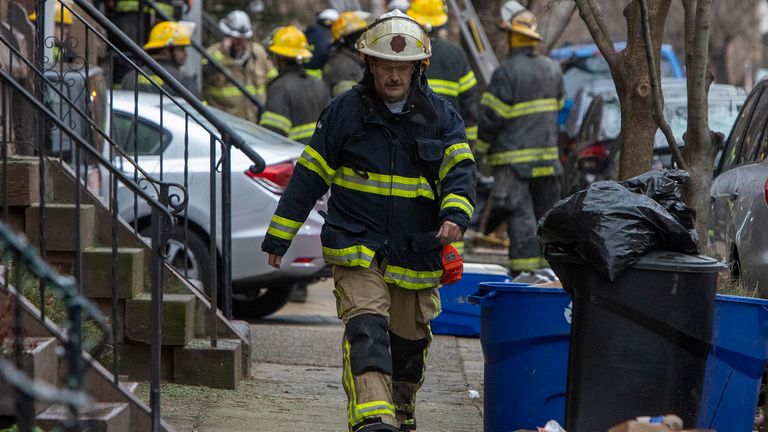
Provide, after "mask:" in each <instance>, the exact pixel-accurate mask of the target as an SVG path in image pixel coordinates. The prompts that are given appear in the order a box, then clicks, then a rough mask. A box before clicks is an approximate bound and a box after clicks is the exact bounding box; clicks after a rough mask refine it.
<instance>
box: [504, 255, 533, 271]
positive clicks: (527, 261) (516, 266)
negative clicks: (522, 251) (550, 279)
mask: <svg viewBox="0 0 768 432" xmlns="http://www.w3.org/2000/svg"><path fill="white" fill-rule="evenodd" d="M540 265H541V258H539V257H536V258H512V259H511V260H509V267H510V268H511V269H512V271H526V270H538V269H539V268H540V267H539V266H540Z"/></svg>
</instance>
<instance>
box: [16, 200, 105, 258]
mask: <svg viewBox="0 0 768 432" xmlns="http://www.w3.org/2000/svg"><path fill="white" fill-rule="evenodd" d="M76 215H77V207H76V206H75V204H55V203H46V205H45V225H44V228H45V248H46V250H49V251H64V252H69V251H74V250H75V229H74V227H75V222H76ZM39 221H40V205H39V204H33V205H32V206H30V207H27V211H26V230H25V231H26V234H27V237H29V241H30V242H31V243H32V244H34V245H39V244H40V239H39V237H40V235H39V232H38V230H39V228H38V225H39ZM95 223H96V208H95V207H94V206H93V205H90V204H83V205H81V206H80V246H81V248H82V249H88V248H90V247H92V246H93V244H94V241H95V239H96V235H95V233H96V230H95V229H94V226H95Z"/></svg>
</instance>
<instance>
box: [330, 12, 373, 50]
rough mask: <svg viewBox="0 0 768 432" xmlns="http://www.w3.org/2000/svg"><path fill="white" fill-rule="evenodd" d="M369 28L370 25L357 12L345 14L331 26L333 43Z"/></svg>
mask: <svg viewBox="0 0 768 432" xmlns="http://www.w3.org/2000/svg"><path fill="white" fill-rule="evenodd" d="M366 27H368V23H367V22H366V21H365V20H364V19H363V18H361V17H360V15H358V14H357V12H355V11H348V12H343V13H342V14H341V15H339V17H338V18H337V19H336V21H334V22H333V25H332V26H331V35H332V36H333V41H334V42H336V41H337V40H339V39H341V38H343V37H344V36H347V35H350V34H352V33H354V32H357V31H360V30H363V29H365V28H366Z"/></svg>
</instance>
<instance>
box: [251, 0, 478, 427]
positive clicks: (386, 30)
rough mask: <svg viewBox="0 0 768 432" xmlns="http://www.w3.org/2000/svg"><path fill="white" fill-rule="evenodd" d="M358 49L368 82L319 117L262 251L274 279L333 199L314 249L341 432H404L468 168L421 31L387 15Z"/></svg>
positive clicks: (470, 174) (464, 206) (462, 218)
mask: <svg viewBox="0 0 768 432" xmlns="http://www.w3.org/2000/svg"><path fill="white" fill-rule="evenodd" d="M357 48H358V50H359V51H360V53H362V55H363V57H364V64H365V71H364V76H363V78H362V80H361V81H360V82H359V83H358V84H356V85H355V86H354V87H353V88H352V89H351V90H350V91H347V92H344V93H342V94H341V95H339V96H337V97H336V98H334V99H333V100H332V101H331V103H330V104H328V106H327V107H326V108H325V110H324V111H323V113H322V114H321V116H320V119H319V120H318V123H317V128H316V130H315V133H314V135H313V137H312V139H311V141H310V142H309V144H308V145H307V147H306V148H305V150H304V153H303V154H302V155H301V157H300V158H299V161H298V163H297V165H296V169H295V171H294V173H293V176H292V178H291V183H290V184H289V185H288V188H287V189H286V190H285V192H284V193H283V196H282V197H281V199H280V203H279V204H278V206H277V210H276V211H275V215H274V216H273V218H272V222H271V223H270V226H269V228H268V230H267V234H266V237H265V240H264V243H263V244H262V250H263V251H265V252H267V253H268V254H269V256H268V260H269V263H270V265H272V266H274V267H279V266H280V264H281V262H282V256H283V255H284V254H285V252H286V251H287V249H288V247H289V246H290V244H291V240H292V239H293V237H294V236H295V235H296V233H297V232H298V231H299V229H300V228H301V226H302V224H303V222H304V220H305V219H306V217H307V215H308V214H309V212H310V211H311V210H312V208H313V207H314V204H315V201H316V200H317V199H318V198H320V197H322V196H323V195H325V193H326V192H327V191H328V189H329V188H330V190H331V194H330V199H329V201H328V211H327V214H325V225H324V226H323V230H322V233H321V235H320V237H321V240H322V244H323V255H324V257H325V260H326V262H327V263H329V264H332V265H333V266H334V270H333V277H334V283H335V290H334V293H335V295H336V299H337V311H338V316H339V318H340V319H341V320H342V321H343V323H344V338H343V343H342V350H343V354H344V355H343V365H344V368H343V370H344V372H343V380H342V383H343V386H344V389H345V391H346V393H347V397H348V400H349V403H348V405H347V422H348V425H349V430H350V431H352V432H374V431H387V432H398V431H411V430H415V429H416V421H415V409H416V392H417V391H418V390H419V388H420V387H421V384H422V382H423V380H424V372H425V366H426V357H427V349H428V348H429V345H430V342H431V340H432V333H431V331H430V324H429V323H430V321H431V320H432V319H433V318H434V317H436V316H437V315H438V314H439V313H440V296H439V295H438V293H437V286H438V284H439V283H440V281H441V279H442V277H443V267H442V260H441V255H442V254H441V251H442V248H443V246H444V245H447V244H449V243H451V242H454V241H458V240H461V238H462V236H463V233H464V230H465V229H466V227H467V225H468V224H469V221H470V219H471V217H472V212H473V208H474V207H473V206H474V191H475V181H476V179H475V162H474V159H473V157H472V151H471V149H470V148H469V145H468V144H467V137H466V135H465V131H464V124H463V122H462V120H461V117H460V116H459V115H458V113H457V112H456V111H455V110H454V109H453V107H451V105H450V104H449V103H448V102H446V101H445V99H443V98H442V97H440V96H439V95H437V94H436V93H434V92H433V91H432V90H430V88H429V86H428V85H427V81H426V77H425V74H424V72H425V69H426V67H427V65H428V59H429V56H430V55H431V48H430V41H429V35H428V34H427V32H426V31H425V30H424V29H423V28H422V27H421V26H420V25H419V24H418V23H417V22H415V21H413V20H412V19H411V18H409V17H408V16H407V15H405V14H403V13H402V12H400V11H399V10H396V11H393V12H390V13H387V14H384V15H382V16H381V17H379V18H378V19H377V20H376V21H375V22H374V23H372V24H371V25H370V26H369V27H368V29H367V30H366V31H365V33H363V35H362V36H361V37H360V38H359V40H358V42H357Z"/></svg>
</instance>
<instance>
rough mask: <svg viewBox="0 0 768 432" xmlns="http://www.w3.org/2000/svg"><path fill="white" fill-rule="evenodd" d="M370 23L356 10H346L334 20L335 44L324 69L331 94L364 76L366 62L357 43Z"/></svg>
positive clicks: (337, 92) (342, 90) (334, 95)
mask: <svg viewBox="0 0 768 432" xmlns="http://www.w3.org/2000/svg"><path fill="white" fill-rule="evenodd" d="M366 27H368V23H367V22H366V21H365V20H364V19H363V18H361V17H360V15H359V14H358V13H357V12H355V11H348V12H344V13H342V14H340V15H339V18H337V19H336V21H334V22H333V25H332V26H331V34H332V36H333V46H332V47H331V54H330V56H329V57H328V62H327V63H326V64H325V67H324V69H323V81H325V84H326V85H327V86H328V90H330V91H331V96H333V97H336V96H337V95H339V94H341V93H343V92H345V91H347V90H349V89H351V88H352V87H353V86H354V85H355V84H357V82H358V81H360V79H361V78H362V77H363V69H364V66H365V65H364V64H363V61H362V60H361V59H360V54H358V52H357V49H356V48H355V43H356V42H357V39H358V38H359V37H360V35H361V34H362V33H363V31H365V28H366Z"/></svg>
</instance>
